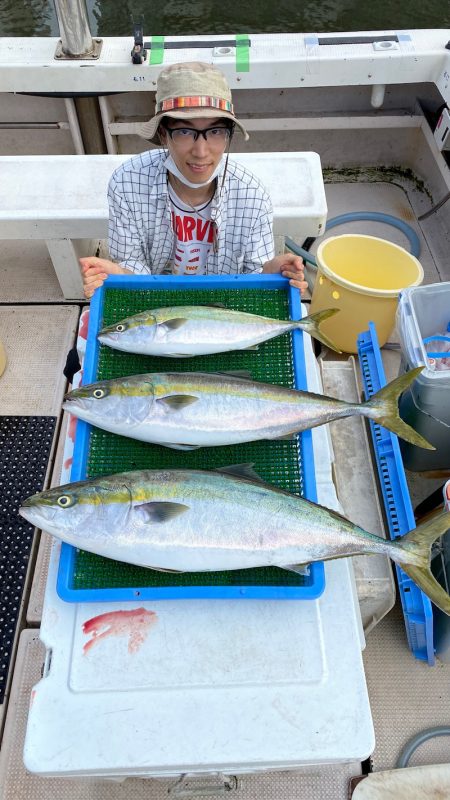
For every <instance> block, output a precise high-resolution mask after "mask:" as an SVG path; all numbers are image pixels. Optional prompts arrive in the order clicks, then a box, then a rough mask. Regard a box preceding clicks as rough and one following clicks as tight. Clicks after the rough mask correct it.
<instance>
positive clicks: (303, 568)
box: [283, 564, 311, 577]
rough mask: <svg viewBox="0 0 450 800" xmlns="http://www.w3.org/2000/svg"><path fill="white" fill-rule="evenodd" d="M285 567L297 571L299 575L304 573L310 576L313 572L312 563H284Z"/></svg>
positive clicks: (290, 570)
mask: <svg viewBox="0 0 450 800" xmlns="http://www.w3.org/2000/svg"><path fill="white" fill-rule="evenodd" d="M283 569H288V570H289V572H296V573H297V575H304V576H305V577H308V576H309V574H310V572H311V565H310V564H286V565H283Z"/></svg>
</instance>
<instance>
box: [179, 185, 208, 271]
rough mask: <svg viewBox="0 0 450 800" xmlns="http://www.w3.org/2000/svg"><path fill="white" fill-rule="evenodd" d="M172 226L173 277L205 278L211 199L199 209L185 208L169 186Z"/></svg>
mask: <svg viewBox="0 0 450 800" xmlns="http://www.w3.org/2000/svg"><path fill="white" fill-rule="evenodd" d="M169 197H170V205H171V213H172V227H173V231H174V233H175V239H176V246H175V257H174V263H173V268H172V272H173V274H174V275H204V274H205V265H206V259H207V258H208V253H209V251H210V250H211V247H212V244H213V235H214V229H213V225H212V223H211V201H212V198H211V200H208V202H207V203H203V204H202V205H200V206H188V205H186V203H183V201H182V200H180V198H179V197H178V195H177V194H175V192H174V190H173V189H172V187H171V186H170V184H169Z"/></svg>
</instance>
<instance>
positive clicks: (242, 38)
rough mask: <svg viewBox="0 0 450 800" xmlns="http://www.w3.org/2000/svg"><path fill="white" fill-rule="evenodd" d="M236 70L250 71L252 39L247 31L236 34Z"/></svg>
mask: <svg viewBox="0 0 450 800" xmlns="http://www.w3.org/2000/svg"><path fill="white" fill-rule="evenodd" d="M236 72H250V39H249V38H248V34H247V33H237V34H236Z"/></svg>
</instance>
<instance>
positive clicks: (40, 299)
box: [0, 180, 450, 800]
mask: <svg viewBox="0 0 450 800" xmlns="http://www.w3.org/2000/svg"><path fill="white" fill-rule="evenodd" d="M325 188H326V194H327V201H328V206H329V218H332V217H334V216H336V215H337V214H338V213H339V214H340V213H345V212H347V211H353V210H355V209H357V210H362V209H364V210H367V211H383V212H385V213H388V214H392V215H394V216H397V217H400V218H402V219H404V220H405V221H407V222H408V223H409V224H411V225H413V227H415V229H416V230H417V232H418V233H419V235H420V238H421V241H422V254H421V257H420V260H421V263H422V265H423V268H424V271H425V282H426V283H434V282H437V281H440V280H449V279H450V267H449V266H448V261H447V258H446V256H447V253H448V237H447V234H446V232H445V230H444V229H443V228H441V227H440V224H439V218H438V216H437V215H435V216H434V217H431V218H429V219H428V220H426V221H424V222H423V223H422V224H419V223H418V222H417V219H416V216H417V214H418V213H419V211H418V208H419V206H420V203H423V198H421V197H419V195H418V193H416V192H415V190H414V188H413V187H411V186H410V185H408V184H407V183H405V184H404V185H403V186H402V185H397V184H392V183H387V182H386V183H384V182H380V183H370V182H368V183H365V182H361V181H359V182H341V181H339V180H336V181H334V180H331V183H327V184H326V187H325ZM350 232H360V233H369V234H372V235H379V236H384V237H386V238H389V239H391V240H392V241H394V242H396V243H397V244H400V245H403V246H407V244H406V241H405V238H404V236H403V234H402V233H400V232H399V231H397V230H394V229H392V228H390V227H388V226H380V225H379V224H378V223H367V222H365V223H361V222H359V223H352V224H350V225H346V226H345V228H344V227H342V228H336V229H334V230H333V235H335V234H337V233H350ZM0 297H1V298H2V302H1V305H0V339H1V340H2V341H3V343H4V345H5V349H6V352H7V356H8V367H7V370H6V372H5V374H4V375H3V377H2V378H0V414H1V415H11V416H21V415H25V416H28V415H51V416H56V417H57V419H58V422H57V430H58V437H57V441H56V443H55V447H54V452H53V454H52V456H51V459H50V463H49V472H48V476H49V480H51V481H52V482H53V483H54V484H57V483H58V482H59V474H60V470H61V460H62V448H61V446H58V445H61V442H62V441H63V438H64V434H65V427H64V420H63V419H62V416H61V410H60V406H61V401H62V397H63V394H64V391H65V386H66V381H65V378H64V376H63V374H62V371H63V368H64V364H65V359H66V355H67V352H68V350H69V349H70V347H71V346H72V345H73V343H74V341H75V335H76V330H77V325H78V320H79V316H80V313H81V310H82V307H83V306H82V304H77V303H73V302H72V303H67V302H65V301H64V300H63V298H62V296H61V294H60V289H59V285H58V283H57V281H56V277H55V275H54V272H53V267H52V265H51V262H50V260H49V259H48V256H47V254H46V249H45V245H43V244H42V245H41V244H40V243H35V242H27V243H22V242H20V243H19V242H14V243H13V242H10V243H8V242H7V243H6V244H5V243H4V246H3V247H2V251H1V253H0ZM394 339H395V336H394V337H393V340H394ZM326 358H327V359H331V360H332V361H336V363H337V362H339V359H336V356H335V354H333V355H331V354H328V355H326ZM383 358H384V362H385V367H386V372H387V377H388V378H392V377H395V375H396V373H397V370H398V365H399V353H398V351H395V350H390V349H387V350H384V351H383ZM341 363H342V365H343V367H344V366H345V364H346V363H347V362H346V359H344V358H343V359H342V362H341ZM340 424H341V423H339V422H338V423H336V424H335V425H334V427H333V437H339V436H340V435H342V436H344V435H345V434H344V433H342V434H339V428H338V426H339V425H340ZM335 451H336V452H337V451H338V448H337V447H335ZM407 477H408V482H409V486H410V491H411V497H412V502H413V506H415V505H417V503H418V502H420V501H421V500H422V499H424V498H425V497H427V496H428V495H429V494H431V492H432V491H434V489H435V488H437V487H438V486H440V485H442V483H443V481H444V478H443V477H437V478H436V477H435V478H426V477H424V476H422V475H417V474H413V473H408V474H407ZM355 502H356V501H355ZM368 502H370V498H368ZM345 511H346V513H347V515H348V516H350V518H351V509H350V508H347V507H346V508H345ZM49 550H50V539H49V537H48V536H47V535H43V536H42V537H41V539H40V541H39V539H38V538H37V539H36V541H35V544H34V548H33V552H32V557H31V559H30V563H29V570H28V575H27V579H26V586H25V591H24V594H23V598H22V602H21V607H20V617H19V622H18V627H17V632H16V639H15V645H14V650H13V657H12V661H11V669H10V679H9V685H8V687H7V694H6V699H5V702H4V703H3V706H2V707H1V708H0V726H1V727H2V729H3V730H2V740H1V751H0V797H2V798H5V800H13V798H14V800H39V798H43V799H44V798H45V800H66V799H67V800H72V798H73V800H75V798H76V800H102V798H108V800H125V798H133V800H139V798H141V797H142V798H144V797H145V798H146V800H159V799H160V798H161V799H162V798H163V797H164V798H165V797H167V796H168V791H169V790H172V791H174V787H175V786H176V779H171V780H160V779H158V780H153V779H152V780H150V779H148V780H140V779H136V778H130V779H126V780H125V781H123V782H117V781H114V782H113V781H105V780H99V779H89V780H85V779H71V778H70V779H59V778H48V779H45V778H40V777H36V776H34V775H31V774H30V773H28V772H27V771H26V770H25V767H24V766H23V763H22V751H23V740H24V735H25V727H26V721H27V710H28V705H29V699H30V695H31V689H32V686H33V685H34V684H35V683H36V682H37V681H38V680H39V678H40V676H41V669H42V665H43V660H44V648H43V645H42V644H41V643H40V641H39V624H40V619H41V612H42V602H43V592H44V587H45V580H46V570H47V566H48V557H49ZM364 665H365V670H366V678H367V684H368V691H369V698H370V702H371V707H372V714H373V720H374V726H375V736H376V747H375V751H374V753H373V755H372V759H371V761H372V768H373V770H374V771H381V770H385V769H390V768H393V767H394V765H395V762H396V760H397V757H398V755H399V753H400V751H401V750H402V748H403V746H404V745H405V744H406V742H407V741H408V739H409V738H410V737H411V736H412V735H413V734H415V733H417V732H419V731H421V730H423V729H425V728H428V727H432V726H435V725H444V724H448V719H449V717H450V692H449V682H450V664H443V663H440V662H437V664H436V666H435V667H433V668H431V667H429V666H427V665H426V664H424V663H423V662H419V661H417V660H415V658H414V657H413V655H412V654H411V653H410V651H409V649H408V645H407V640H406V634H405V629H404V623H403V618H402V613H401V607H400V603H399V600H398V599H397V602H396V604H395V606H394V608H393V609H392V611H390V612H389V613H388V614H387V615H386V616H385V617H384V618H383V619H382V620H381V622H379V623H378V624H377V625H376V626H375V627H374V628H373V629H372V630H371V631H370V632H369V633H368V634H367V646H366V649H365V652H364ZM448 761H449V756H448V739H447V738H445V737H441V738H439V739H434V740H432V741H431V742H429V743H427V744H426V745H423V746H421V747H420V748H419V749H418V750H417V751H416V753H415V754H414V755H413V757H412V759H411V762H410V764H411V766H414V765H420V764H440V763H446V762H448ZM364 771H367V765H361V764H360V763H351V764H345V765H341V766H339V765H334V766H311V767H310V768H305V769H303V770H301V771H297V772H292V773H291V772H284V771H283V772H270V773H264V774H260V775H249V776H242V777H239V792H238V796H239V798H242V800H256V798H258V800H272V799H273V798H277V800H294V798H295V800H303V798H305V800H306V799H307V800H311V798H317V800H321V798H324V800H325V798H326V800H344V798H346V797H347V796H348V782H349V779H350V777H352V776H356V775H360V774H362V772H364ZM208 781H209V783H210V785H211V787H213V785H214V784H215V783H216V781H214V779H212V778H209V779H207V778H205V780H202V783H203V784H205V785H206V786H208V785H209V784H208ZM194 783H195V782H194ZM197 783H198V781H197ZM192 785H194V784H191V787H192ZM181 788H182V787H178V789H179V790H180V791H181ZM174 796H176V795H175V794H174ZM178 796H183V795H182V794H179V795H178ZM202 796H204V797H212V796H213V795H212V794H211V795H206V794H203V795H202Z"/></svg>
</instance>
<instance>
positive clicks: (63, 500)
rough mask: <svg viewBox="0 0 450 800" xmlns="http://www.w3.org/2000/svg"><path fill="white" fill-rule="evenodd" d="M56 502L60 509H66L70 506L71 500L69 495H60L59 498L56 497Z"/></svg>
mask: <svg viewBox="0 0 450 800" xmlns="http://www.w3.org/2000/svg"><path fill="white" fill-rule="evenodd" d="M56 502H57V504H58V505H59V506H60V507H61V508H68V507H69V506H71V505H72V503H73V500H72V498H71V497H70V495H68V494H62V495H61V497H58V499H57V501H56Z"/></svg>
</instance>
